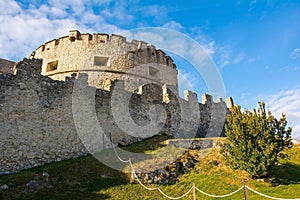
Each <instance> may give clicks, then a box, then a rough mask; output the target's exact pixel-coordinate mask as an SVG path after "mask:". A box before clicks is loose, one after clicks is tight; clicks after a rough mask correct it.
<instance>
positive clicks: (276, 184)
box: [0, 135, 300, 200]
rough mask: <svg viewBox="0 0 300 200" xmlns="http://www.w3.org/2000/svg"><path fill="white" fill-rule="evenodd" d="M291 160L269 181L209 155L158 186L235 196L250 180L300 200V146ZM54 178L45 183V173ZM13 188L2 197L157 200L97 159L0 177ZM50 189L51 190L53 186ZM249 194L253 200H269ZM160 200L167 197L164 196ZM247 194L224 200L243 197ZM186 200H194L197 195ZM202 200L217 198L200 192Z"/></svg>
mask: <svg viewBox="0 0 300 200" xmlns="http://www.w3.org/2000/svg"><path fill="white" fill-rule="evenodd" d="M165 139H169V137H168V136H165V135H163V136H156V137H153V138H151V139H148V140H146V141H142V142H139V143H137V144H134V145H130V146H126V147H122V148H124V149H126V150H128V151H132V152H149V151H152V150H157V149H160V148H161V147H163V144H162V143H161V142H162V141H164V140H165ZM286 153H287V154H289V155H290V160H281V164H280V165H279V166H277V167H276V168H274V169H273V170H272V177H271V179H269V180H265V181H263V180H262V181H260V182H258V181H257V180H252V179H251V178H250V177H249V176H248V175H247V173H245V172H243V171H239V170H232V169H231V168H229V167H227V166H226V165H225V164H224V161H223V158H222V156H221V155H220V153H219V149H217V148H215V149H213V150H212V151H210V152H209V153H208V154H207V155H206V156H205V157H204V158H203V159H202V160H201V161H200V162H199V163H198V164H197V165H196V167H195V169H193V170H191V171H189V172H188V173H186V174H184V175H182V176H181V177H180V178H179V183H177V184H174V185H169V186H161V185H149V184H147V186H148V187H156V186H159V188H161V190H162V191H164V192H165V193H167V194H168V195H170V196H173V197H178V196H181V195H182V194H184V193H185V192H186V191H187V190H188V189H189V188H190V187H191V186H192V184H193V183H194V184H195V185H196V187H198V188H199V189H201V190H203V191H205V192H207V193H211V194H217V195H221V194H226V193H230V192H232V191H234V190H236V189H238V188H239V187H241V186H242V185H243V182H246V183H247V185H248V186H250V187H251V188H253V189H255V190H257V191H259V192H261V193H264V194H267V195H270V196H274V197H281V198H300V148H299V147H293V148H292V149H290V150H288V151H287V152H286ZM45 172H46V173H47V174H49V178H48V179H49V180H48V181H46V180H45V177H44V176H43V173H45ZM32 180H37V181H41V182H43V183H47V186H45V187H42V188H40V189H37V190H36V191H31V190H30V188H29V187H27V186H26V184H27V183H29V182H30V181H32ZM4 184H6V185H8V187H9V189H6V190H2V191H0V199H5V200H6V199H122V200H127V199H156V198H157V192H156V191H147V190H146V189H144V188H142V187H141V186H140V185H139V184H138V183H137V182H136V181H135V182H134V183H133V184H130V183H129V175H128V174H125V173H123V172H120V171H117V170H113V169H111V168H108V167H106V166H105V165H103V164H101V163H100V162H99V161H98V160H97V159H95V158H94V157H93V156H91V155H88V156H85V157H80V158H75V159H70V160H65V161H61V162H57V163H50V164H46V165H44V166H41V167H37V168H33V169H30V170H25V171H21V172H18V173H14V174H10V175H1V176H0V186H1V185H4ZM48 186H49V187H48ZM248 192H249V198H250V199H266V198H263V197H260V196H258V195H256V194H254V193H253V192H251V191H248ZM160 197H161V198H160V199H167V198H163V197H162V196H160ZM243 198H244V196H243V190H241V191H240V192H238V193H237V194H235V195H233V196H230V197H228V198H223V199H243ZM183 199H192V192H191V193H190V194H189V195H187V196H186V197H185V198H183ZM197 199H215V198H211V197H207V196H204V195H203V194H200V193H199V192H197Z"/></svg>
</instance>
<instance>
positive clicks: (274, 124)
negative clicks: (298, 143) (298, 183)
mask: <svg viewBox="0 0 300 200" xmlns="http://www.w3.org/2000/svg"><path fill="white" fill-rule="evenodd" d="M258 105H259V107H258V109H257V110H255V109H254V110H253V112H250V111H248V110H246V111H244V112H242V111H241V107H240V106H234V107H233V108H232V109H231V114H230V115H228V116H227V125H226V127H225V130H226V136H227V142H228V143H227V144H226V145H225V146H224V148H223V149H222V154H223V155H224V157H225V160H226V162H227V163H228V164H229V165H230V166H232V167H233V168H234V169H242V170H245V171H247V172H248V173H249V174H250V175H251V176H252V177H253V178H262V177H268V176H269V174H270V170H271V168H272V167H273V166H275V165H276V164H277V163H278V158H279V155H280V153H281V152H282V150H283V149H285V148H290V147H291V146H292V142H291V132H292V128H290V127H289V128H286V125H287V121H286V117H285V115H284V114H282V117H281V118H280V119H279V120H277V119H276V118H275V117H274V116H273V115H272V114H271V112H270V111H269V112H268V114H267V113H266V109H265V104H264V103H261V102H259V103H258Z"/></svg>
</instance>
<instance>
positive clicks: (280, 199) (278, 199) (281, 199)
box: [245, 185, 300, 200]
mask: <svg viewBox="0 0 300 200" xmlns="http://www.w3.org/2000/svg"><path fill="white" fill-rule="evenodd" d="M245 187H246V188H248V189H249V190H251V191H252V192H254V193H256V194H258V195H260V196H263V197H266V198H269V199H275V200H300V198H297V199H283V198H277V197H271V196H268V195H265V194H262V193H260V192H257V191H256V190H254V189H252V188H250V187H249V186H247V185H246V186H245Z"/></svg>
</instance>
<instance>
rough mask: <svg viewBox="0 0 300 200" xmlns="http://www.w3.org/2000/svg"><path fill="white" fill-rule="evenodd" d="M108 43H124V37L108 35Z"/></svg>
mask: <svg viewBox="0 0 300 200" xmlns="http://www.w3.org/2000/svg"><path fill="white" fill-rule="evenodd" d="M110 42H113V43H126V37H124V36H121V35H116V34H111V35H110Z"/></svg>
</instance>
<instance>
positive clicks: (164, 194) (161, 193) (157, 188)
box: [157, 187, 194, 199]
mask: <svg viewBox="0 0 300 200" xmlns="http://www.w3.org/2000/svg"><path fill="white" fill-rule="evenodd" d="M193 188H194V187H191V189H189V191H187V192H186V193H185V194H183V195H181V196H180V197H170V196H168V195H166V194H165V193H164V192H163V191H161V189H159V187H157V190H158V191H159V192H160V193H161V194H162V195H164V196H165V197H167V198H168V199H181V198H183V197H185V196H186V195H188V194H189V193H190V192H191V191H192V189H193Z"/></svg>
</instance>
